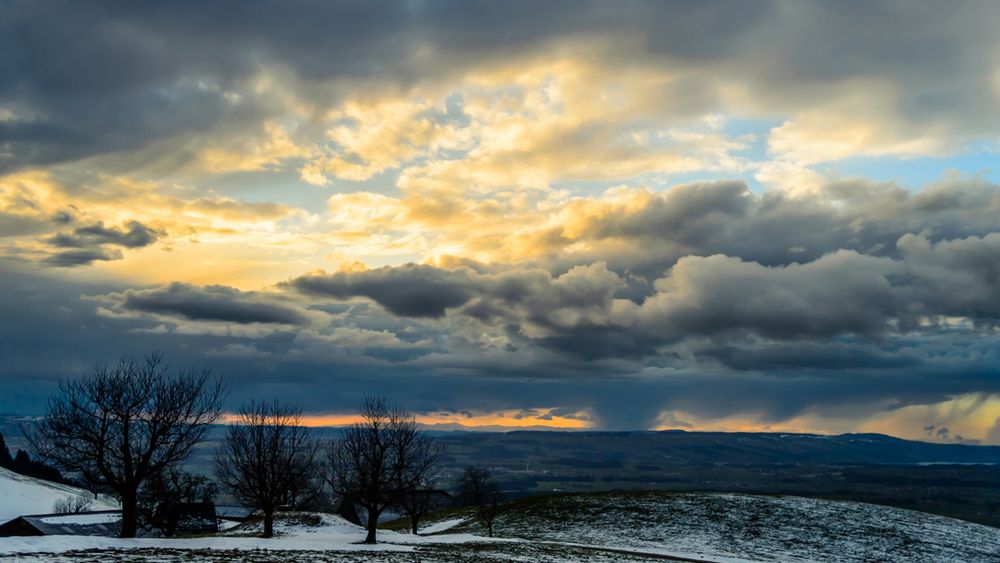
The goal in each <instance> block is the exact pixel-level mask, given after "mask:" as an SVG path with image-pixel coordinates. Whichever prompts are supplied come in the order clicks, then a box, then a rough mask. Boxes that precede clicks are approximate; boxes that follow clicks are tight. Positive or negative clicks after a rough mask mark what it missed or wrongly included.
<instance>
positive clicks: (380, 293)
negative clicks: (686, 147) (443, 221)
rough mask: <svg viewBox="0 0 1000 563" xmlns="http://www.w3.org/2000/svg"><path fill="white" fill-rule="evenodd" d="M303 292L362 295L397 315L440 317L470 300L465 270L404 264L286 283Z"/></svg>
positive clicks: (317, 276) (308, 276) (469, 281)
mask: <svg viewBox="0 0 1000 563" xmlns="http://www.w3.org/2000/svg"><path fill="white" fill-rule="evenodd" d="M285 285H286V286H287V287H291V288H294V289H296V290H298V291H301V292H303V293H307V294H312V295H318V296H328V297H336V298H339V299H347V298H350V297H356V296H364V297H368V298H370V299H372V300H373V301H375V302H377V303H378V304H379V305H382V306H383V307H385V308H386V309H388V310H389V311H392V312H393V313H396V314H397V315H403V316H409V317H440V316H442V315H444V312H445V310H446V309H448V308H450V307H457V306H459V305H464V304H465V303H467V302H468V301H469V299H471V298H472V296H473V293H472V288H471V287H470V286H471V279H470V277H469V273H467V272H466V271H447V270H442V269H439V268H434V267H432V266H422V265H417V264H407V265H405V266H399V267H395V268H389V267H386V268H380V269H377V270H368V271H364V272H338V273H335V274H328V275H327V274H307V275H305V276H302V277H299V278H295V279H293V280H291V281H289V282H287V283H286V284H285Z"/></svg>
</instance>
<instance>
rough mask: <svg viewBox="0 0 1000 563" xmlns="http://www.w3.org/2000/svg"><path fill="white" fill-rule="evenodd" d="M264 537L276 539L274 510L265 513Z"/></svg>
mask: <svg viewBox="0 0 1000 563" xmlns="http://www.w3.org/2000/svg"><path fill="white" fill-rule="evenodd" d="M264 537H265V538H270V537H274V509H273V508H272V509H270V510H265V511H264Z"/></svg>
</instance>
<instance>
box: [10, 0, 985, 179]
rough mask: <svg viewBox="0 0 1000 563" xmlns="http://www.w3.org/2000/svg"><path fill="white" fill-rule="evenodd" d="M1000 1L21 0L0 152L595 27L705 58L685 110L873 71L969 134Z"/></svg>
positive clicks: (656, 56) (123, 135) (663, 61)
mask: <svg viewBox="0 0 1000 563" xmlns="http://www.w3.org/2000/svg"><path fill="white" fill-rule="evenodd" d="M998 16H1000V8H998V6H997V4H996V3H994V2H963V3H962V4H961V7H960V8H956V7H955V6H952V5H950V4H946V3H942V2H908V3H884V4H878V5H872V4H870V3H856V2H818V3H809V4H805V5H803V4H801V3H796V2H786V1H781V0H774V1H764V2H738V1H732V2H729V1H709V2H657V1H649V2H645V1H630V2H562V1H553V2H544V3H541V4H539V3H538V2H533V1H524V2H505V3H503V5H502V6H499V5H497V4H496V3H494V2H488V1H460V2H443V1H434V0H432V1H427V2H410V3H407V4H405V5H400V4H399V3H397V2H381V1H358V2H353V1H351V2H312V1H295V2H283V1H273V2H271V1H255V2H252V3H246V2H235V1H234V2H216V3H213V5H212V7H211V8H207V7H206V6H205V5H204V3H203V2H195V1H181V2H170V3H135V2H89V1H83V2H73V1H57V2H45V3H39V2H33V1H30V0H13V1H9V2H5V3H4V4H3V5H2V6H0V76H3V80H2V81H0V102H3V105H4V107H5V109H7V110H9V111H10V112H11V117H10V118H8V119H3V120H0V145H2V146H3V147H4V151H3V157H2V158H0V170H8V169H14V168H19V167H24V166H33V165H44V164H51V163H57V162H64V161H68V160H74V159H79V158H82V157H86V156H91V155H95V154H104V153H112V152H119V151H128V150H133V149H136V148H141V147H143V146H146V145H148V144H150V143H153V142H156V141H159V140H163V139H170V138H178V137H181V138H183V137H186V136H194V135H202V134H205V133H206V132H208V131H210V130H212V129H215V128H220V127H223V126H232V127H234V128H235V129H234V131H237V132H238V131H239V128H240V127H242V126H245V125H246V124H249V123H258V122H259V121H260V119H261V118H262V117H266V116H268V115H271V114H273V113H274V112H275V111H276V109H275V106H274V104H273V103H272V101H270V100H267V99H264V98H257V97H254V94H253V88H251V87H247V86H248V85H251V84H252V80H253V78H254V77H255V76H257V75H258V73H259V72H260V71H261V70H262V69H277V70H279V71H280V72H282V73H285V75H286V76H287V77H288V78H289V80H286V81H285V82H287V83H288V85H289V86H290V87H293V88H295V90H296V91H297V94H298V95H300V96H302V97H304V98H305V99H308V100H311V101H314V102H317V103H320V104H322V103H324V102H329V101H331V100H330V98H331V97H333V98H336V97H337V96H339V95H342V93H343V92H345V91H346V89H349V86H342V87H331V85H334V84H340V83H344V84H346V83H348V82H350V81H354V82H355V83H361V82H362V81H366V80H368V81H377V82H382V83H387V84H389V85H391V87H397V88H398V87H402V88H405V87H407V86H409V85H412V84H415V83H417V82H419V81H426V80H434V79H436V78H441V77H445V76H448V75H459V74H461V73H463V72H465V71H466V70H468V69H470V68H472V66H473V65H482V64H489V63H490V62H493V61H503V60H509V59H510V58H512V57H516V56H519V55H523V54H526V53H530V52H532V51H533V50H539V49H546V48H549V47H550V46H551V45H552V44H554V43H558V42H567V41H570V42H571V41H580V40H586V39H596V40H597V41H608V40H611V44H613V45H617V47H615V48H612V49H609V50H608V52H607V53H605V54H604V55H602V56H604V57H606V58H608V59H609V60H608V62H609V63H611V64H614V65H620V64H626V63H634V62H640V61H648V62H652V63H654V64H659V65H662V67H663V68H665V69H672V70H677V71H685V72H686V71H690V70H693V71H697V72H691V73H690V75H689V76H686V78H685V79H684V81H683V83H682V84H677V85H672V86H671V87H670V91H669V92H668V93H669V95H670V97H671V98H672V99H675V100H676V101H677V103H678V104H681V105H682V106H683V110H684V111H686V112H688V113H689V114H693V113H699V112H701V113H704V112H708V111H712V110H713V108H714V107H716V106H717V104H718V102H719V100H720V99H721V98H722V97H723V93H722V92H721V90H720V89H719V87H718V82H717V81H716V80H715V78H714V77H716V76H726V77H728V78H729V79H730V80H731V81H732V82H733V83H735V84H741V85H743V86H745V87H746V89H747V92H748V93H750V97H751V98H753V100H754V101H753V104H752V105H754V106H756V110H755V111H758V112H760V113H761V114H763V115H768V114H772V113H774V112H779V113H783V112H787V111H792V112H794V111H796V110H797V109H801V108H803V107H808V106H810V105H812V104H824V103H836V102H838V100H839V96H841V93H840V91H839V89H838V88H839V87H840V86H843V85H847V84H852V83H859V82H865V81H868V82H872V80H873V78H872V77H877V79H878V80H877V82H878V84H880V85H883V86H886V87H887V90H886V88H881V86H880V90H879V91H888V92H889V95H890V96H892V105H893V107H894V108H897V109H898V111H896V112H894V115H893V116H892V117H893V119H895V120H897V121H898V122H899V123H904V124H906V126H908V127H909V126H912V127H913V130H930V129H933V130H934V131H936V133H937V134H938V135H939V137H940V138H941V139H942V140H946V138H951V137H954V141H955V143H958V144H957V145H954V146H960V144H961V143H962V142H964V140H966V139H968V138H971V137H975V136H977V135H982V134H984V133H989V132H991V131H995V130H996V126H997V125H998V122H997V119H1000V118H998V117H997V112H996V111H994V110H995V102H996V100H995V97H994V95H993V94H992V92H994V90H995V85H994V84H992V83H991V82H990V81H991V80H993V79H992V78H991V76H990V73H989V72H984V69H987V68H990V65H992V64H994V63H995V60H994V57H995V49H996V45H997V43H998V39H1000V38H998V34H997V30H996V26H994V25H993V22H995V21H996V20H997V19H998ZM860 21H863V22H864V25H859V23H858V22H860ZM887 38H892V39H891V40H888V39H887ZM831 53H836V56H831ZM234 91H235V92H240V93H241V96H242V98H243V99H242V101H241V102H240V103H239V104H234V103H232V97H231V96H230V97H229V98H227V92H228V93H232V92H234Z"/></svg>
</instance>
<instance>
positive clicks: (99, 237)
mask: <svg viewBox="0 0 1000 563" xmlns="http://www.w3.org/2000/svg"><path fill="white" fill-rule="evenodd" d="M124 227H127V229H126V228H124ZM124 227H123V228H119V229H116V228H114V227H105V226H104V223H102V222H97V223H95V224H93V225H90V226H86V227H79V228H76V229H74V230H73V232H72V233H59V234H57V235H55V236H53V237H52V238H50V239H49V240H48V241H47V242H48V243H49V244H51V245H53V246H59V247H64V248H65V247H68V248H85V247H89V246H100V245H104V244H110V245H114V246H122V247H125V248H141V247H143V246H149V245H150V244H153V243H154V242H156V240H157V239H158V238H160V237H161V236H163V233H162V232H159V231H156V230H154V229H150V228H149V227H147V226H146V225H143V224H142V223H140V222H138V221H129V222H128V223H127V224H126V225H125V226H124Z"/></svg>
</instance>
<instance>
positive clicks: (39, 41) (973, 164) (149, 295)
mask: <svg viewBox="0 0 1000 563" xmlns="http://www.w3.org/2000/svg"><path fill="white" fill-rule="evenodd" d="M997 21H1000V4H998V3H996V2H988V1H984V2H965V1H958V2H931V1H926V2H925V1H913V2H890V1H886V2H860V1H859V2H854V1H845V2H823V1H816V2H800V1H794V2H793V1H773V2H772V1H734V2H718V1H711V0H709V1H703V2H686V1H684V2H682V1H677V2H670V1H667V2H660V1H656V2H632V1H615V2H610V1H605V2H584V1H573V2H561V1H555V0H554V1H548V2H534V1H531V2H526V1H525V2H522V1H508V2H495V1H490V2H483V1H478V0H462V1H452V2H446V1H434V0H411V1H402V2H379V1H357V2H353V1H347V2H327V1H322V2H320V1H315V2H312V1H294V0H293V1H287V0H285V1H281V2H265V1H256V0H254V1H250V2H244V1H239V2H237V1H231V2H226V1H221V2H212V3H209V4H206V3H204V2H200V1H190V2H185V1H179V2H169V3H168V2H89V1H65V2H62V1H58V0H56V1H49V2H36V1H19V0H0V319H2V322H0V412H9V413H38V412H41V411H42V410H43V408H44V404H45V400H46V398H47V397H48V396H49V394H51V393H52V392H54V390H55V389H56V388H57V385H58V382H59V381H60V380H63V379H66V378H73V377H80V376H82V375H85V374H86V373H87V372H88V371H90V370H93V369H94V367H95V366H96V365H99V364H101V363H103V362H107V361H113V360H115V359H116V358H118V357H120V356H122V355H126V354H127V355H133V356H142V355H145V354H149V353H151V352H154V351H161V352H162V353H163V354H164V355H165V357H166V359H167V361H168V362H169V363H170V364H171V365H174V366H177V367H178V368H200V367H203V366H204V367H208V368H210V369H212V370H213V373H215V374H217V375H219V376H221V377H223V378H225V380H226V382H227V384H228V387H229V389H230V395H229V404H228V407H229V408H230V409H235V408H237V407H238V406H239V405H240V404H241V403H242V402H244V401H247V400H250V399H253V398H271V397H275V398H279V399H281V400H283V401H287V402H290V403H294V404H297V405H299V406H301V408H302V409H303V410H304V411H305V413H306V415H307V421H309V422H310V423H311V424H335V423H339V422H343V421H344V420H349V416H350V413H351V412H352V411H353V409H354V408H355V407H356V405H357V404H358V402H359V399H360V397H362V396H363V395H364V394H366V393H382V394H385V395H386V396H388V397H389V398H390V399H392V400H394V401H396V402H399V403H401V404H402V405H404V406H406V407H407V408H408V409H410V410H411V411H412V412H413V413H415V414H416V415H417V416H418V418H419V420H421V421H422V422H425V423H427V424H429V425H436V426H434V427H437V428H463V427H468V428H484V429H497V428H514V427H559V428H567V429H588V428H589V429H615V430H620V429H658V428H659V429H662V428H678V429H687V430H755V431H756V430H760V431H765V430H768V431H782V432H817V433H843V432H884V433H888V434H893V435H897V436H903V437H907V438H917V439H925V440H932V441H941V442H972V443H976V442H979V443H990V444H1000V322H998V321H1000V174H998V172H1000V28H998V26H997V25H996V22H997Z"/></svg>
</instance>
